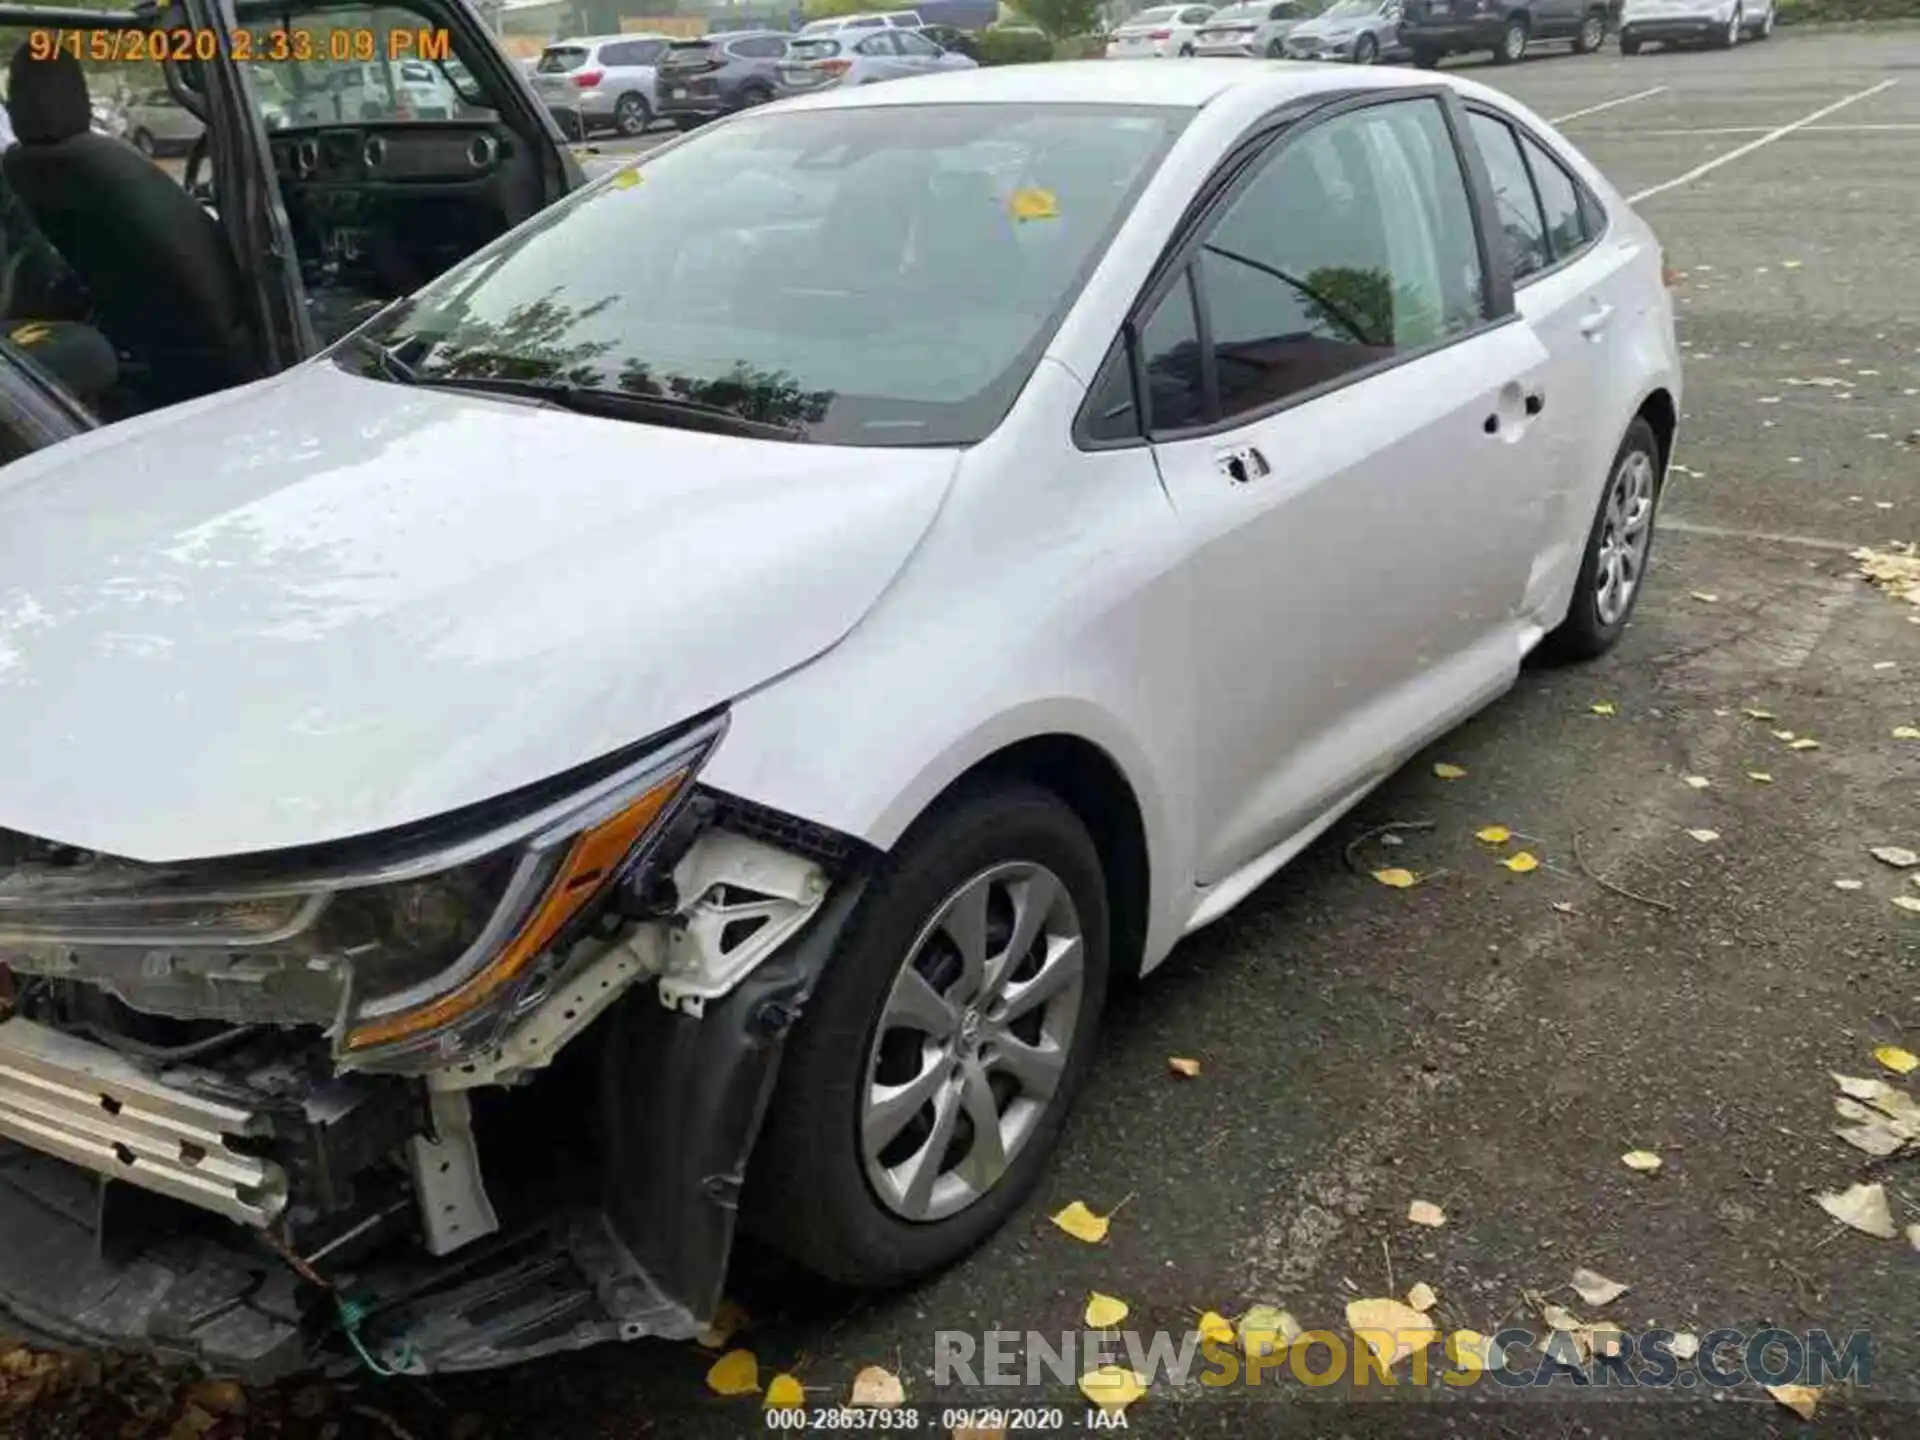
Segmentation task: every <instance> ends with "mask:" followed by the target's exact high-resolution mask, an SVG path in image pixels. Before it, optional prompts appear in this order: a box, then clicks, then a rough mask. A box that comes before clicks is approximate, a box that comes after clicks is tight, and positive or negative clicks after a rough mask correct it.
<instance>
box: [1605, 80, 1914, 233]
mask: <svg viewBox="0 0 1920 1440" xmlns="http://www.w3.org/2000/svg"><path fill="white" fill-rule="evenodd" d="M1899 83H1900V82H1899V81H1898V80H1882V81H1881V82H1880V83H1879V84H1878V85H1869V86H1868V87H1867V88H1866V89H1865V90H1859V91H1855V92H1854V93H1853V94H1851V95H1849V96H1847V97H1846V98H1845V99H1844V100H1836V101H1834V102H1833V103H1832V104H1831V105H1823V106H1822V107H1821V108H1820V109H1818V110H1816V111H1814V112H1813V113H1812V114H1811V115H1803V116H1802V117H1801V118H1800V119H1798V120H1792V121H1789V122H1788V123H1787V124H1785V125H1781V126H1778V127H1776V128H1774V129H1772V130H1769V131H1768V132H1767V133H1766V134H1764V135H1762V136H1761V137H1760V138H1759V139H1757V140H1749V141H1748V142H1747V143H1746V144H1744V145H1736V146H1734V147H1733V149H1731V150H1729V151H1727V153H1726V154H1724V155H1716V156H1714V157H1713V159H1711V160H1709V161H1707V162H1706V163H1705V164H1704V165H1696V166H1694V167H1693V169H1691V170H1689V171H1687V172H1686V173H1685V174H1684V175H1676V176H1674V177H1673V179H1671V180H1662V181H1661V182H1660V183H1659V184H1658V185H1649V186H1648V187H1647V188H1646V189H1645V190H1642V191H1639V192H1638V193H1636V194H1633V195H1629V196H1628V197H1627V203H1628V204H1629V205H1638V204H1639V203H1640V202H1641V201H1642V200H1650V199H1652V198H1653V197H1654V196H1655V195H1660V194H1663V193H1665V192H1666V191H1668V190H1676V189H1678V188H1679V187H1680V186H1682V185H1690V184H1692V183H1693V182H1694V181H1695V180H1698V179H1699V178H1700V177H1701V176H1702V175H1706V174H1709V173H1711V172H1712V171H1715V170H1718V169H1719V168H1720V167H1721V166H1722V165H1731V164H1732V163H1733V162H1734V161H1735V160H1738V159H1739V158H1740V157H1741V156H1743V155H1751V154H1752V153H1753V152H1754V151H1756V150H1758V149H1759V148H1760V147H1761V146H1762V145H1771V144H1772V143H1773V142H1774V141H1776V140H1778V139H1779V138H1780V137H1781V136H1782V135H1791V134H1792V133H1793V132H1794V131H1796V130H1804V129H1806V128H1807V126H1809V125H1811V124H1813V123H1814V122H1815V121H1817V120H1824V119H1826V118H1827V116H1829V115H1831V114H1833V113H1834V112H1835V111H1837V110H1844V109H1846V107H1847V106H1849V105H1852V104H1854V103H1856V102H1857V101H1861V100H1865V99H1868V98H1870V97H1871V96H1874V95H1878V94H1879V93H1880V92H1881V91H1882V90H1891V89H1892V88H1893V87H1894V86H1895V85H1898V84H1899Z"/></svg>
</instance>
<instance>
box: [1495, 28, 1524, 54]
mask: <svg viewBox="0 0 1920 1440" xmlns="http://www.w3.org/2000/svg"><path fill="white" fill-rule="evenodd" d="M1500 53H1501V54H1502V55H1503V56H1504V57H1505V58H1506V59H1508V60H1518V59H1520V58H1521V57H1522V56H1524V55H1525V54H1526V53H1527V27H1526V26H1524V25H1522V24H1520V23H1519V22H1518V21H1515V22H1514V23H1513V24H1511V25H1509V26H1507V30H1506V33H1505V34H1504V35H1502V36H1501V37H1500Z"/></svg>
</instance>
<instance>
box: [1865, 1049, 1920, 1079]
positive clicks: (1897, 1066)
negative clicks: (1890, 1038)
mask: <svg viewBox="0 0 1920 1440" xmlns="http://www.w3.org/2000/svg"><path fill="white" fill-rule="evenodd" d="M1873 1058H1874V1059H1876V1060H1878V1061H1879V1062H1880V1063H1881V1064H1882V1065H1884V1066H1886V1067H1887V1069H1889V1070H1891V1071H1893V1073H1894V1074H1896V1075H1911V1074H1912V1073H1913V1072H1914V1071H1915V1070H1916V1069H1920V1055H1915V1054H1914V1053H1913V1052H1912V1051H1911V1050H1902V1049H1901V1048H1900V1047H1899V1046H1898V1045H1879V1046H1875V1047H1874V1051H1873Z"/></svg>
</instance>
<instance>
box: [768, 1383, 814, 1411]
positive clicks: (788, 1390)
mask: <svg viewBox="0 0 1920 1440" xmlns="http://www.w3.org/2000/svg"><path fill="white" fill-rule="evenodd" d="M760 1403H761V1404H762V1405H763V1406H765V1407H766V1408H767V1409H769V1410H803V1409H805V1408H806V1404H807V1391H806V1387H805V1386H803V1385H802V1384H801V1383H800V1382H799V1381H798V1380H796V1379H794V1378H793V1376H791V1375H776V1376H774V1377H773V1379H771V1380H769V1381H768V1382H767V1394H766V1398H765V1399H763V1400H762V1401H761V1402H760Z"/></svg>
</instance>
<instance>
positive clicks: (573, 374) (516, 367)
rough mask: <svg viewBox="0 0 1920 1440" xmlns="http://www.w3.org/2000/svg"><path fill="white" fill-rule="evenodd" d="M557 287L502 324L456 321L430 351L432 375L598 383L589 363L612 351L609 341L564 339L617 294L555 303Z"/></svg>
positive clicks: (518, 309) (596, 370) (510, 314)
mask: <svg viewBox="0 0 1920 1440" xmlns="http://www.w3.org/2000/svg"><path fill="white" fill-rule="evenodd" d="M558 294H559V291H558V288H557V287H556V288H555V289H554V290H550V291H548V292H547V293H546V294H545V295H542V296H541V297H540V298H539V299H538V300H529V301H528V302H526V303H525V304H524V305H516V306H514V307H513V308H512V309H511V310H509V311H508V312H507V314H506V316H505V318H504V319H501V320H497V321H495V320H477V319H475V318H474V317H473V316H472V315H464V316H462V317H461V318H460V321H459V324H458V326H457V327H456V328H455V329H454V331H453V333H452V334H451V335H449V336H448V337H447V339H446V340H445V341H443V342H442V343H441V345H440V346H439V347H438V348H437V349H436V351H435V352H434V354H433V356H432V359H433V361H434V364H433V365H432V370H431V373H432V374H434V375H436V376H446V377H447V378H449V379H453V378H462V379H468V380H478V379H488V380H558V381H564V382H566V383H567V384H571V385H598V384H600V383H601V370H600V367H599V366H598V365H596V364H594V363H593V362H594V361H596V360H598V359H599V358H600V357H601V356H603V355H605V354H606V353H607V352H608V351H609V350H611V349H612V348H613V341H611V340H577V339H569V338H568V337H569V336H570V335H572V334H573V333H574V332H575V331H577V330H578V329H579V327H580V325H581V324H582V322H584V321H587V320H591V319H592V318H593V317H594V316H595V315H598V314H599V313H600V312H601V311H602V310H604V309H606V308H607V306H609V305H611V304H613V302H614V301H615V300H616V299H618V298H619V297H618V296H614V295H608V296H606V297H604V298H603V299H600V300H596V301H594V302H593V303H592V304H591V305H585V306H573V305H568V304H566V303H564V302H562V301H561V300H560V299H558V298H557V297H558Z"/></svg>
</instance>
